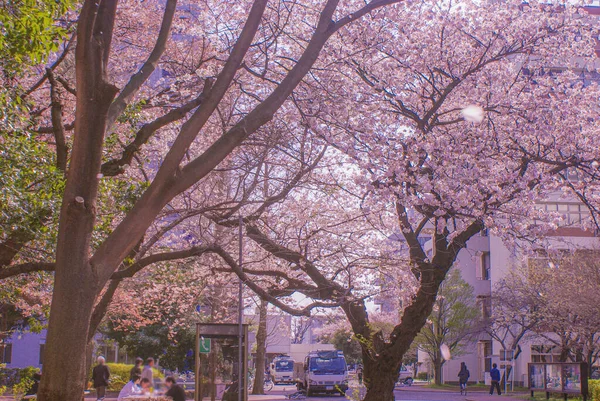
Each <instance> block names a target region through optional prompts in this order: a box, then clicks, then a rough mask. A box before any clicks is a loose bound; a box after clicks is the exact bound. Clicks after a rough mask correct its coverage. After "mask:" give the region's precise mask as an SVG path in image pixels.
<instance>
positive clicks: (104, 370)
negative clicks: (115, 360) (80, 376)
mask: <svg viewBox="0 0 600 401" xmlns="http://www.w3.org/2000/svg"><path fill="white" fill-rule="evenodd" d="M96 361H97V362H98V365H96V366H94V369H93V370H92V382H93V383H94V388H95V389H96V398H97V399H98V400H104V395H105V394H106V387H107V386H108V379H109V378H110V370H109V369H108V366H106V364H105V360H104V357H102V356H99V357H98V359H97V360H96Z"/></svg>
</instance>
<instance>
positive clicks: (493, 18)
mask: <svg viewBox="0 0 600 401" xmlns="http://www.w3.org/2000/svg"><path fill="white" fill-rule="evenodd" d="M511 5H512V7H506V5H505V4H503V5H501V6H499V5H497V4H490V5H489V6H488V7H487V8H486V13H482V12H481V9H480V7H479V4H475V3H472V4H471V3H466V2H465V3H461V5H460V7H458V6H457V7H454V6H451V5H447V4H443V5H438V6H437V7H436V6H433V7H432V6H430V5H428V4H425V3H419V4H412V6H407V7H406V8H404V9H402V11H403V12H401V13H399V14H397V15H394V18H392V17H390V16H383V17H382V18H379V19H376V20H375V21H374V22H373V23H372V24H369V25H366V26H364V29H365V31H364V35H363V36H362V37H364V38H367V40H363V41H356V42H355V46H354V47H353V48H352V50H351V51H350V52H348V51H346V50H347V49H343V50H342V51H339V52H337V53H336V51H335V49H334V50H332V52H331V54H332V55H333V56H334V58H332V59H331V60H329V61H330V62H331V63H336V66H337V68H338V69H340V70H341V71H342V76H343V80H342V78H340V79H339V80H335V79H330V80H325V79H321V81H320V82H322V83H323V84H324V85H326V84H327V83H329V84H330V85H328V86H327V90H326V91H323V92H319V94H320V95H321V96H322V98H320V99H319V102H318V103H319V106H318V107H317V106H312V105H311V104H307V105H306V107H305V111H304V113H305V117H306V118H307V121H308V123H309V124H310V127H311V128H312V129H313V130H314V131H315V132H317V133H319V134H320V135H321V136H323V137H324V138H326V139H327V140H328V141H329V142H330V143H332V145H333V146H335V147H336V148H338V149H341V150H342V151H343V152H344V153H346V154H347V155H348V156H350V157H351V158H353V159H354V160H356V162H357V163H358V165H359V166H360V167H361V168H362V169H364V172H365V174H364V175H363V176H362V179H359V180H358V181H359V182H362V184H363V185H364V187H365V188H367V190H368V196H366V197H363V202H362V203H361V206H362V209H361V210H363V212H366V213H365V214H364V215H363V217H366V218H367V219H368V214H369V212H370V211H371V210H377V213H375V214H379V215H380V216H382V217H383V218H382V219H380V220H381V222H382V224H386V223H387V224H388V233H390V231H391V230H390V229H394V228H395V229H397V230H398V231H400V232H401V234H402V236H403V237H404V240H405V241H406V243H407V244H408V247H409V267H410V269H411V270H412V273H413V275H414V277H413V279H414V280H416V285H415V286H414V292H413V293H412V297H411V298H410V302H408V303H407V306H406V307H405V308H404V310H403V314H402V317H401V321H400V323H399V324H398V325H397V326H396V327H395V328H394V330H392V332H391V334H390V335H389V336H385V335H384V334H383V332H381V331H377V330H374V329H373V326H372V325H371V324H370V323H369V316H368V314H367V311H366V309H365V305H364V301H363V300H362V299H361V297H360V296H358V294H354V296H350V287H352V288H354V287H353V285H354V282H353V283H352V285H349V286H348V285H346V283H344V285H342V284H341V282H343V279H340V278H339V277H338V276H337V274H336V272H342V271H344V272H347V271H349V270H350V269H348V265H347V264H344V263H340V262H338V263H337V265H338V266H340V267H339V270H333V271H332V270H331V268H332V267H331V266H330V265H329V266H320V263H322V262H323V261H322V260H318V259H314V256H313V255H311V254H310V253H309V252H306V250H305V248H307V247H306V245H305V241H306V240H307V239H306V238H305V239H304V241H300V238H297V237H295V238H294V239H293V241H290V238H287V236H289V233H290V232H291V229H290V228H283V227H281V228H280V229H279V230H278V229H277V227H276V225H274V224H269V226H268V228H267V227H266V226H265V225H264V222H262V221H261V222H259V221H255V222H253V223H252V224H247V225H246V232H247V234H248V237H249V238H250V239H252V240H253V241H255V242H256V243H257V244H258V245H260V246H261V248H263V249H264V250H266V251H268V252H269V253H271V254H272V255H273V256H275V257H277V258H279V259H281V260H283V261H287V262H288V263H292V264H294V265H295V269H296V270H298V272H299V273H300V272H303V273H305V274H307V275H308V276H309V277H310V279H311V280H312V281H313V282H314V283H315V284H316V285H317V287H318V288H319V287H320V288H323V290H321V291H316V290H313V291H312V292H311V291H309V288H306V285H305V284H303V285H299V284H298V283H295V282H294V281H293V277H290V276H289V275H285V276H283V273H277V274H278V275H280V276H283V277H285V280H286V282H287V283H289V284H288V288H289V287H292V286H294V288H297V290H298V291H300V292H304V293H306V294H307V295H308V296H311V297H313V298H315V299H323V297H324V296H326V298H330V299H336V300H337V302H339V304H340V305H341V307H342V308H343V310H344V311H345V313H346V316H347V317H348V319H349V320H350V323H351V325H352V328H353V331H354V335H355V336H357V337H360V338H361V339H364V341H361V344H362V349H363V361H364V363H365V378H366V385H367V389H368V391H367V395H366V398H365V400H387V399H391V397H392V393H393V387H394V383H395V381H396V378H397V372H398V370H399V367H400V363H401V361H402V356H403V355H404V353H405V352H406V351H407V350H408V348H409V346H410V344H411V343H412V341H413V339H414V338H415V336H416V335H417V333H418V331H419V330H420V328H421V327H423V325H424V324H425V322H426V319H427V317H428V316H429V314H430V313H431V311H432V308H433V305H434V303H435V299H436V295H437V291H438V289H439V287H440V285H441V283H442V282H443V280H444V278H445V277H446V274H447V272H448V271H449V269H450V268H451V267H452V265H453V263H454V261H455V259H456V256H457V254H458V252H460V251H461V250H462V249H464V247H465V246H466V242H467V241H468V240H469V239H470V238H471V237H473V236H474V235H476V234H477V233H478V232H479V231H481V230H482V229H483V228H484V227H487V228H490V229H492V230H494V231H495V232H498V233H501V234H506V235H507V236H508V235H509V234H516V235H518V236H531V235H536V234H539V233H543V232H544V231H545V230H547V229H549V228H553V227H555V226H554V225H553V224H554V222H553V221H550V220H548V216H544V215H542V214H541V213H540V211H539V210H538V209H536V207H535V200H536V199H540V198H543V197H544V196H546V195H547V194H549V193H550V192H551V191H554V190H555V189H556V188H557V187H560V186H561V185H562V184H561V183H562V182H563V181H564V179H563V176H561V174H564V173H566V170H567V169H568V168H569V164H552V163H547V162H546V161H544V160H540V158H539V157H537V156H535V155H538V154H546V153H548V154H551V153H554V152H560V150H559V147H555V145H556V144H557V143H558V142H556V141H555V140H554V139H555V138H559V137H560V138H563V139H561V140H564V139H566V138H565V135H569V136H570V138H571V139H570V143H572V144H574V143H583V144H587V143H588V142H590V141H591V142H594V141H596V139H597V135H595V134H593V133H589V134H590V135H589V137H588V136H586V135H583V134H582V130H581V126H582V124H583V122H584V121H588V118H590V117H591V115H590V114H588V113H589V110H588V109H584V110H573V109H572V108H571V107H569V106H568V105H567V104H566V103H565V102H564V98H566V97H569V96H570V95H571V93H573V92H575V94H576V95H577V96H580V97H581V98H587V96H590V98H589V100H590V102H592V100H591V99H592V98H593V97H594V96H596V95H597V93H596V87H595V86H591V87H590V88H584V86H583V84H582V83H581V82H579V81H577V76H576V75H575V74H573V73H572V71H573V69H570V68H579V69H581V68H582V66H583V67H584V68H585V66H586V65H587V66H588V67H590V66H592V65H593V57H594V49H593V45H594V41H593V37H592V36H590V34H591V31H590V29H589V27H590V25H587V24H588V21H587V20H586V16H585V13H583V14H582V13H577V12H576V11H575V10H574V9H564V8H561V9H560V10H559V12H556V10H555V9H553V8H552V7H548V6H546V5H541V4H529V5H527V6H522V5H521V3H520V2H519V3H514V4H513V3H511ZM496 7H501V9H498V8H496ZM487 12H489V14H487ZM395 18H397V19H395ZM423 21H431V23H423ZM373 30H374V31H376V32H377V34H376V35H375V34H372V32H373ZM559 32H560V33H559ZM577 35H583V36H582V40H581V41H580V42H576V44H574V45H572V46H564V45H562V44H564V42H563V41H564V40H565V39H566V38H570V37H572V36H573V37H575V36H577ZM371 38H375V39H374V40H371ZM389 43H404V46H402V47H399V48H395V47H393V46H390V45H389ZM374 60H377V62H375V61H374ZM557 60H560V63H561V65H562V66H563V70H564V71H563V72H562V73H561V74H557V75H554V74H547V73H546V72H545V69H547V68H548V66H552V65H555V63H556V62H557ZM586 63H587V64H586ZM384 67H385V68H384ZM316 74H317V76H318V73H316ZM342 82H344V85H342V84H341V83H342ZM350 82H351V83H352V84H350ZM573 88H575V89H573ZM350 93H351V94H352V98H353V99H354V100H355V101H354V102H352V103H348V101H347V99H348V96H349V94H350ZM313 102H314V99H313ZM307 103H309V102H307ZM592 103H593V102H592ZM469 104H479V105H481V106H479V107H481V113H479V114H480V116H482V117H483V120H482V121H481V122H480V121H479V119H474V120H476V122H472V121H471V120H472V116H471V114H472V113H466V112H465V113H464V114H462V113H461V110H463V109H465V108H466V106H467V105H469ZM565 106H566V107H565ZM559 114H562V115H563V116H562V117H561V118H560V119H559V118H558V115H559ZM556 121H564V122H565V124H564V125H562V124H561V125H557V124H555V122H556ZM478 123H479V124H478ZM540 132H545V133H546V132H548V136H549V138H554V139H551V140H549V141H546V140H545V139H544V140H541V138H540ZM563 186H564V185H563ZM390 206H391V208H390ZM386 207H387V209H386ZM381 211H383V214H382V213H381ZM392 212H395V214H396V216H395V218H396V222H395V223H396V224H397V225H396V226H395V227H394V226H391V225H389V222H390V221H391V219H392V217H393V216H392ZM295 222H296V221H293V222H292V223H295ZM259 223H260V224H261V227H259V226H258V224H259ZM282 223H283V219H282V218H280V219H279V221H278V224H279V225H281V224H282ZM321 224H324V225H321V228H315V229H314V230H315V231H319V232H320V231H327V230H328V229H329V227H330V226H328V225H327V224H325V223H321ZM325 227H328V228H325ZM284 233H285V234H284ZM422 234H427V235H429V236H431V237H432V241H431V244H432V245H431V248H428V247H425V246H423V245H422V243H421V242H420V241H419V237H420V236H421V235H422ZM282 235H283V236H282ZM388 235H389V234H388ZM313 260H314V261H313ZM230 264H231V265H232V266H233V263H230ZM329 264H331V262H329ZM232 268H234V269H235V270H236V272H237V273H238V274H240V276H241V277H243V278H244V280H247V279H248V277H249V276H248V274H251V273H242V272H241V271H240V270H239V268H235V267H232ZM359 276H360V275H359ZM359 276H357V277H359ZM402 277H403V279H406V281H407V283H410V280H409V279H408V278H406V276H402ZM325 288H328V289H329V293H327V292H325V290H324V289H325ZM253 289H254V288H253ZM256 290H260V289H256ZM408 293H409V294H410V291H409V292H408ZM340 294H343V295H340Z"/></svg>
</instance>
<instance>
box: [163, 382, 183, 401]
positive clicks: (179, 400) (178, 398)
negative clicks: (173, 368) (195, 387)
mask: <svg viewBox="0 0 600 401" xmlns="http://www.w3.org/2000/svg"><path fill="white" fill-rule="evenodd" d="M165 385H166V386H167V388H168V389H169V390H168V391H167V393H166V394H165V395H166V396H167V397H171V398H172V399H173V401H185V390H184V389H183V388H182V387H181V386H180V385H178V384H177V382H176V381H175V379H174V378H173V377H172V376H169V377H167V378H166V379H165Z"/></svg>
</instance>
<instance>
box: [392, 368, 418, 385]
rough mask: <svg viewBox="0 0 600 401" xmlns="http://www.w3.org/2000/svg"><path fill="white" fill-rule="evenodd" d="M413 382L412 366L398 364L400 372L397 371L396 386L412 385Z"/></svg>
mask: <svg viewBox="0 0 600 401" xmlns="http://www.w3.org/2000/svg"><path fill="white" fill-rule="evenodd" d="M413 382H414V372H413V369H412V368H409V367H406V366H404V365H402V366H400V372H399V373H398V381H397V382H396V385H397V386H412V384H413Z"/></svg>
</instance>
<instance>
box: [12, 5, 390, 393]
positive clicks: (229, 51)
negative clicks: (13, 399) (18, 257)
mask: <svg viewBox="0 0 600 401" xmlns="http://www.w3.org/2000/svg"><path fill="white" fill-rule="evenodd" d="M391 3H394V1H386V0H376V1H373V2H370V3H368V4H364V3H363V4H344V7H341V6H339V5H338V2H337V1H327V2H323V4H320V5H319V6H318V7H310V8H307V7H304V6H303V5H302V4H298V7H293V6H292V5H290V6H291V7H288V5H287V4H285V3H283V2H282V3H281V4H274V5H273V6H271V5H270V4H268V2H267V1H256V2H253V3H239V2H236V3H235V4H233V3H232V4H228V3H222V2H219V3H215V4H212V3H210V2H209V3H206V4H202V5H194V6H193V7H192V5H186V4H182V5H179V6H178V4H177V1H176V0H171V1H167V2H166V4H165V6H164V7H162V6H160V5H158V4H157V5H156V6H154V7H151V6H150V5H149V4H146V3H144V4H143V5H142V6H141V8H138V9H137V10H136V11H137V12H139V14H137V19H138V23H141V22H142V21H143V20H144V17H146V18H147V19H148V20H149V21H152V22H153V23H155V22H156V20H157V19H156V18H155V15H156V14H155V12H158V13H161V14H162V15H163V18H162V22H161V25H160V30H159V33H158V35H157V36H156V35H151V36H147V37H146V38H145V39H146V40H147V41H148V40H151V39H149V38H152V37H156V38H157V39H156V41H155V42H154V46H151V47H153V49H152V51H151V53H150V55H149V56H147V58H146V60H145V61H142V62H141V63H139V64H137V65H141V68H140V69H139V71H137V72H136V73H134V74H133V75H131V76H130V77H131V78H130V79H127V78H125V79H122V78H123V77H124V76H127V74H126V71H127V70H128V68H123V67H125V66H123V65H121V66H119V67H116V68H115V67H114V66H113V64H114V62H113V61H114V60H115V58H116V57H117V56H116V54H115V53H114V52H111V44H112V45H114V48H115V49H118V50H119V51H125V50H124V48H123V47H120V46H124V44H125V43H127V38H126V37H124V38H123V40H122V41H117V40H115V41H114V43H112V42H113V39H115V37H116V34H118V33H120V31H121V28H122V26H121V25H119V24H118V21H120V18H121V17H124V16H127V13H128V12H132V11H134V10H135V4H133V5H132V4H123V5H120V4H119V3H118V2H117V1H103V2H100V3H96V2H94V1H84V2H83V4H82V5H81V8H80V9H79V12H78V15H77V20H78V25H77V32H76V39H75V40H76V43H77V47H76V50H75V54H74V62H75V74H74V76H75V84H74V86H70V85H65V86H66V87H67V88H68V89H71V91H70V92H71V93H72V94H73V96H75V97H76V99H75V100H74V101H73V102H72V103H73V104H74V106H73V117H74V125H73V127H74V132H73V135H72V138H73V143H72V147H71V148H68V147H66V146H65V145H66V143H65V141H64V139H65V137H64V132H65V124H64V123H63V122H62V115H61V104H60V102H54V106H55V108H54V112H55V113H54V117H55V118H54V120H53V126H52V127H53V128H52V132H53V133H54V134H55V136H56V137H57V138H59V139H60V141H57V142H56V149H57V154H59V155H60V156H61V157H59V159H60V160H61V162H64V161H65V160H66V158H65V150H71V149H72V150H71V151H70V152H69V154H68V163H69V167H68V172H67V175H66V184H65V190H64V195H63V197H62V206H61V213H60V219H59V229H58V236H57V244H56V255H55V257H56V261H55V263H53V266H52V268H53V270H54V272H55V274H54V291H53V297H52V306H51V313H50V320H49V327H48V336H47V343H46V351H45V361H44V362H45V363H44V364H45V370H46V372H47V373H46V374H45V375H44V377H43V379H42V383H41V387H40V391H39V399H40V400H61V401H65V400H75V399H79V398H80V395H81V392H82V390H83V381H84V376H85V362H84V360H83V355H84V354H85V348H86V345H87V339H88V333H89V323H90V319H91V317H92V312H93V308H94V304H95V301H96V298H97V297H98V296H99V295H100V293H101V291H102V289H103V288H104V286H105V285H106V284H107V282H108V281H109V280H110V278H111V276H112V275H113V273H115V271H116V270H117V269H118V268H119V266H120V265H121V263H122V262H123V261H124V260H125V259H126V258H127V257H128V255H130V254H131V252H132V250H134V248H135V247H136V246H137V245H138V244H139V242H140V240H141V239H142V237H143V236H144V234H145V232H146V231H147V229H148V228H149V227H150V226H151V225H152V223H153V222H154V221H155V218H156V217H157V216H158V215H159V213H160V212H161V211H162V210H163V208H164V207H165V206H166V205H167V204H168V203H169V202H170V201H171V200H172V199H173V198H175V197H176V196H177V195H179V194H181V193H183V192H184V191H186V190H188V189H190V188H191V187H192V186H194V185H195V184H196V183H197V182H199V181H201V180H202V179H203V178H204V177H206V176H207V175H209V174H210V173H211V172H212V171H213V170H214V169H215V168H216V167H217V166H218V165H219V164H220V163H221V162H222V161H223V160H225V159H226V158H227V156H228V155H230V154H231V153H232V152H233V151H234V150H235V149H236V148H237V147H238V146H240V145H241V144H242V142H243V141H244V140H246V139H247V138H248V137H249V136H250V135H252V134H254V133H255V132H257V130H259V129H260V127H262V126H263V125H264V124H266V123H267V122H268V121H270V120H271V119H273V117H274V116H275V113H276V112H277V110H278V109H279V108H280V107H281V106H282V104H284V103H285V102H286V100H288V98H289V96H290V95H292V93H293V91H294V90H295V89H296V87H298V85H299V84H300V83H301V81H302V80H303V79H304V78H305V76H306V75H307V73H308V72H309V71H310V70H311V68H312V66H313V64H314V63H315V60H316V59H317V58H318V56H319V53H320V52H321V50H322V49H323V46H324V45H325V43H326V42H327V40H328V39H330V38H331V37H333V36H335V35H336V33H337V32H338V31H340V30H342V29H347V28H346V27H347V26H348V25H349V24H350V23H352V22H354V21H355V20H358V19H361V18H362V17H364V16H365V15H368V14H370V13H372V12H374V11H375V10H377V9H378V8H380V7H382V6H386V5H388V4H391ZM181 6H184V7H181ZM313 6H314V5H313ZM144 11H145V12H144ZM177 11H182V12H184V13H186V12H187V13H188V16H189V17H192V18H194V21H204V23H205V24H198V27H197V28H199V29H197V31H198V35H197V38H198V39H197V42H196V40H195V39H194V37H193V35H192V37H188V38H185V37H184V39H185V40H184V41H185V42H187V43H192V44H196V43H203V44H204V45H205V46H204V47H201V50H206V53H207V54H204V56H205V57H206V59H207V60H210V61H212V63H208V64H209V65H205V66H202V68H201V69H200V71H198V72H199V75H200V76H203V81H204V85H202V84H200V85H197V86H196V87H194V91H195V95H194V99H195V100H196V101H195V103H193V104H192V105H186V106H187V107H184V106H176V107H178V109H177V111H176V112H175V114H178V116H175V117H174V116H173V115H172V114H171V115H169V116H166V115H165V116H164V118H163V119H161V120H160V122H157V123H156V124H154V125H153V126H152V127H149V128H147V129H146V131H144V132H143V133H142V134H140V135H138V136H137V137H136V138H134V140H133V141H131V146H130V147H129V148H127V149H128V150H127V151H126V152H125V153H124V154H123V156H122V157H117V158H116V159H115V160H114V162H113V163H111V162H112V160H109V161H108V164H107V165H106V166H105V168H104V169H102V163H103V150H104V147H105V145H106V144H107V142H106V140H105V139H106V138H108V136H109V134H110V131H111V129H112V128H113V126H114V124H115V122H117V120H118V118H119V117H120V116H121V115H122V114H123V112H124V111H126V109H127V106H129V105H131V104H132V102H135V101H137V100H138V99H137V98H136V97H137V96H138V95H140V94H141V93H143V91H142V90H141V88H142V86H143V84H144V83H146V82H148V79H149V78H150V77H151V75H152V73H153V72H154V71H155V69H156V66H157V64H158V62H159V61H160V59H161V56H162V55H163V53H164V52H165V49H166V43H167V40H168V38H169V36H170V33H171V28H172V26H176V25H174V24H173V20H174V18H173V17H174V15H175V14H176V12H177ZM159 15H160V14H159ZM280 17H285V18H280ZM213 21H214V22H215V23H214V24H211V22H213ZM301 21H302V22H301ZM307 22H308V24H306V23H307ZM151 25H154V24H151ZM215 27H216V29H217V32H215V31H214V29H215ZM294 27H297V28H302V29H297V30H296V31H294ZM286 39H289V40H287V44H285V45H283V44H280V43H279V42H280V41H283V42H286ZM301 43H304V45H301ZM276 44H277V45H276ZM130 48H135V47H134V46H130ZM134 53H136V52H134ZM139 53H143V52H140V51H139V50H138V51H137V54H135V55H136V56H138V57H139V56H140V54H139ZM208 53H210V54H208ZM142 57H144V56H143V55H142ZM138 60H139V59H138ZM265 63H266V64H265ZM265 66H266V69H265ZM257 71H260V72H257ZM121 73H124V74H123V75H121ZM114 77H118V81H120V82H116V83H118V84H119V86H116V85H115V83H114ZM213 77H214V78H213ZM44 78H47V79H51V78H52V71H51V70H50V71H47V72H46V74H45V76H44ZM111 78H112V79H111ZM243 80H246V81H247V82H248V84H247V85H246V86H244V85H243V84H241V83H242V82H243ZM236 85H239V87H240V90H242V91H246V92H245V93H247V94H248V96H246V101H245V102H244V103H243V104H240V107H239V109H238V112H239V114H238V115H237V116H236V120H235V121H231V122H230V124H229V125H228V129H227V132H226V133H225V134H222V133H221V132H220V131H219V132H213V133H210V132H207V130H205V129H206V128H207V127H209V126H210V125H211V124H208V125H207V123H208V122H209V120H210V119H211V116H214V115H215V114H216V113H218V111H217V109H218V107H219V105H220V104H221V102H222V101H223V100H224V99H226V95H227V92H228V90H229V89H230V88H232V87H235V86H236ZM67 88H65V89H67ZM194 109H195V110H194ZM192 110H194V111H193V112H192ZM188 113H189V115H188ZM182 118H185V123H183V124H181V125H179V126H178V125H174V126H172V128H173V129H172V131H171V133H172V134H173V136H172V137H171V139H170V140H169V141H168V143H169V146H168V150H167V152H166V153H163V155H162V156H163V157H160V158H159V159H155V160H153V163H154V166H156V170H155V172H154V173H153V174H151V175H149V177H148V178H149V181H150V182H149V183H148V186H147V189H146V190H145V191H144V193H143V194H142V195H141V196H140V197H139V199H138V200H137V201H136V202H135V205H134V206H133V208H132V209H131V210H130V211H127V212H126V213H124V214H123V215H122V216H121V218H120V219H119V220H117V221H114V222H113V223H114V229H113V230H112V231H111V232H110V233H109V234H108V235H106V236H105V237H104V238H100V239H95V238H93V235H94V231H95V228H96V224H97V221H98V220H97V210H98V209H97V199H98V189H99V183H100V181H101V180H102V178H103V177H104V176H111V175H113V174H115V173H116V174H118V173H120V171H121V168H122V167H124V166H126V165H128V164H129V163H130V162H129V161H130V160H131V158H133V157H134V156H135V151H136V149H139V146H140V145H141V144H143V143H145V142H146V141H147V138H148V137H149V136H152V135H153V134H155V133H156V130H157V129H158V128H162V127H164V126H165V125H166V124H169V123H172V122H174V121H175V120H177V119H182ZM200 131H203V133H204V134H205V135H203V136H199V133H200ZM196 138H198V139H200V140H199V141H197V142H194V141H195V140H196ZM136 139H137V141H138V142H135V140H136ZM127 142H129V141H127ZM140 142H141V143H140ZM113 167H116V169H114V168H113ZM150 177H151V178H150ZM94 240H96V241H94ZM7 265H8V264H7ZM37 268H38V269H40V268H42V269H43V268H44V266H37ZM48 268H49V266H46V269H48ZM7 269H12V270H11V271H17V270H20V272H21V273H23V272H26V271H31V270H33V269H34V268H33V267H32V266H30V265H28V266H24V265H14V266H11V265H8V267H7ZM67 327H68V329H67ZM64 342H68V343H69V344H70V347H69V348H68V349H65V348H64V347H62V346H61V344H63V343H64Z"/></svg>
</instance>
